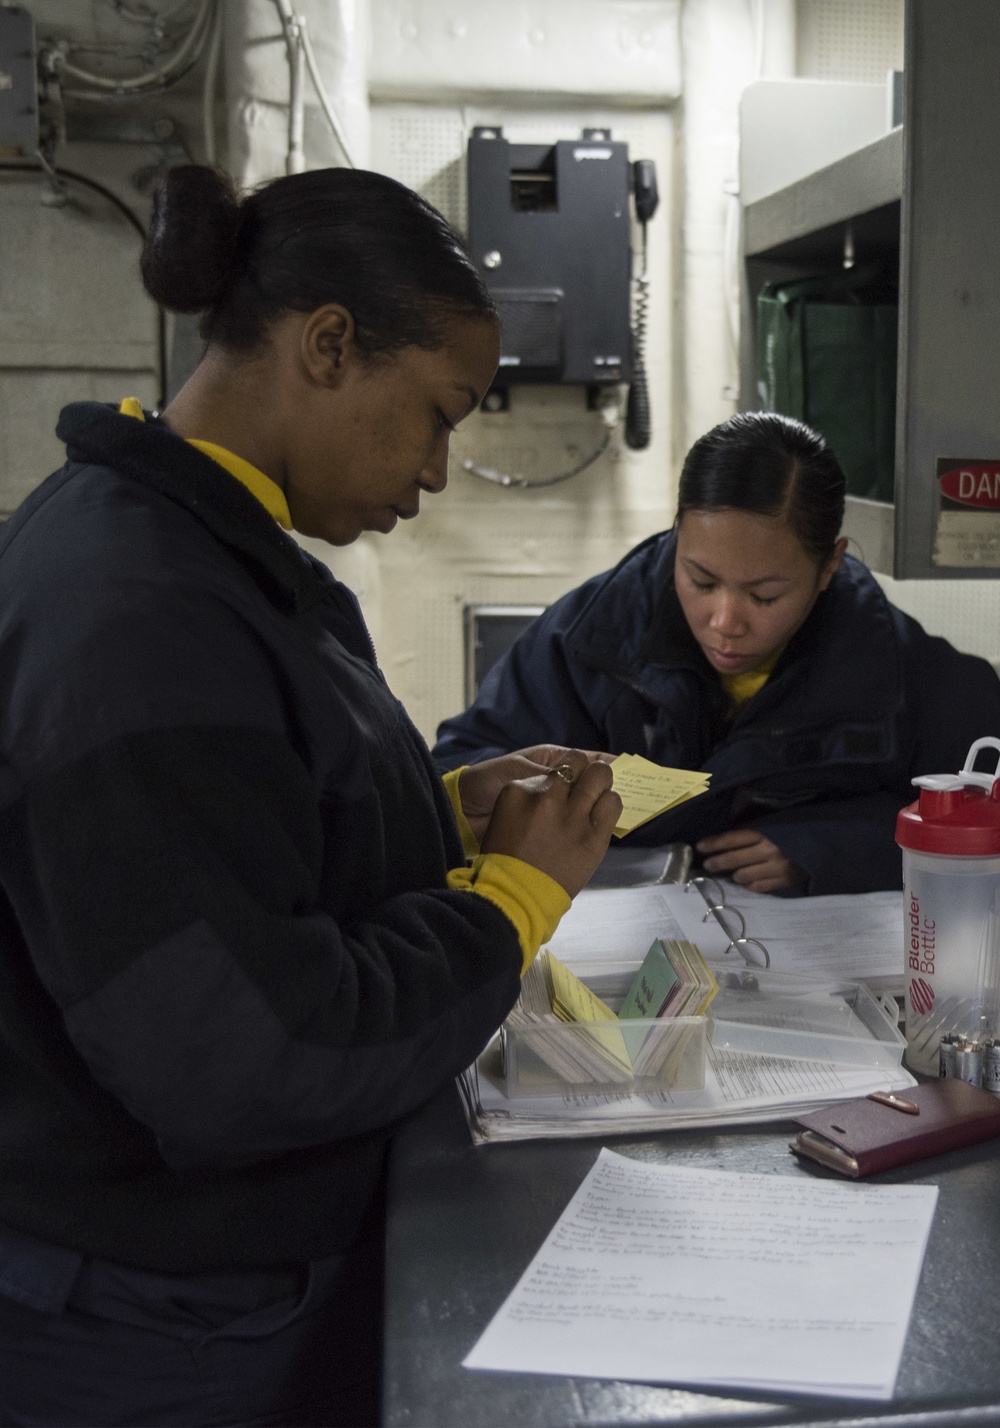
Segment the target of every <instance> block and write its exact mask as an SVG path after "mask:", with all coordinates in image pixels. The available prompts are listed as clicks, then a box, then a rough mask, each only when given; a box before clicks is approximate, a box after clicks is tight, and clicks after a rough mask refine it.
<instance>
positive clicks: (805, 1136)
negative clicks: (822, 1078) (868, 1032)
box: [789, 1076, 1000, 1178]
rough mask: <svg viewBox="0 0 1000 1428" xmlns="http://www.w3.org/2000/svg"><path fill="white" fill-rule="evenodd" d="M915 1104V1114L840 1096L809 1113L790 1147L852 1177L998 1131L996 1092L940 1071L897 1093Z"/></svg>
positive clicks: (939, 1152)
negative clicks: (924, 1082)
mask: <svg viewBox="0 0 1000 1428" xmlns="http://www.w3.org/2000/svg"><path fill="white" fill-rule="evenodd" d="M896 1094H897V1095H898V1096H899V1097H901V1098H902V1099H904V1100H907V1101H911V1102H913V1103H914V1104H915V1105H917V1106H919V1108H920V1113H919V1115H913V1114H912V1113H909V1114H908V1113H907V1112H905V1111H900V1110H897V1109H896V1108H895V1107H891V1106H885V1105H882V1104H880V1103H879V1102H877V1101H871V1100H868V1099H867V1097H866V1098H865V1099H863V1100H860V1101H842V1102H841V1103H840V1104H839V1105H832V1106H825V1107H824V1108H823V1109H822V1110H821V1111H814V1112H813V1113H812V1114H811V1115H808V1116H797V1117H796V1120H795V1124H796V1125H799V1126H802V1127H803V1130H802V1131H801V1132H800V1133H799V1135H798V1136H797V1137H796V1139H795V1140H793V1141H792V1143H791V1145H790V1146H789V1149H790V1150H792V1151H793V1152H794V1154H796V1155H798V1156H802V1157H804V1158H807V1159H809V1160H815V1161H818V1162H819V1164H820V1165H825V1166H827V1168H828V1169H830V1170H836V1171H837V1172H838V1173H839V1174H841V1175H850V1176H853V1177H855V1178H857V1177H859V1176H862V1175H873V1174H875V1173H876V1171H879V1170H891V1169H892V1168H893V1167H894V1166H896V1165H908V1164H909V1163H910V1161H913V1160H924V1159H925V1158H926V1157H927V1156H930V1155H943V1154H944V1152H945V1151H948V1150H958V1149H959V1148H960V1147H961V1146H963V1145H974V1144H975V1143H976V1142H977V1141H981V1140H989V1139H990V1137H991V1136H1000V1098H998V1097H996V1096H993V1095H991V1094H990V1093H989V1091H982V1090H980V1089H979V1088H978V1087H976V1086H970V1085H969V1084H968V1082H967V1081H958V1080H955V1079H954V1078H953V1077H950V1076H948V1077H943V1078H942V1079H941V1080H940V1081H931V1082H928V1084H927V1085H924V1086H914V1087H912V1088H911V1089H910V1090H904V1091H899V1092H897V1093H896Z"/></svg>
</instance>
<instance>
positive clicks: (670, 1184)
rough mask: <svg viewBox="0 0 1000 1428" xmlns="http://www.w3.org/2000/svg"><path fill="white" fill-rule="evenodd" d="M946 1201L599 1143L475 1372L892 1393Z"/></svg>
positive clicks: (479, 1349)
mask: <svg viewBox="0 0 1000 1428" xmlns="http://www.w3.org/2000/svg"><path fill="white" fill-rule="evenodd" d="M936 1200H937V1188H936V1187H935V1186H927V1185H906V1186H877V1187H873V1186H861V1185H840V1184H829V1183H827V1182H824V1181H818V1180H814V1179H812V1178H810V1177H808V1176H807V1175H805V1174H796V1173H790V1174H789V1175H744V1174H735V1173H728V1172H726V1171H721V1170H698V1169H689V1168H683V1167H673V1166H669V1165H648V1164H645V1163H641V1162H637V1161H632V1160H628V1159H626V1158H625V1157H624V1156H620V1155H615V1154H614V1153H613V1152H612V1151H609V1150H602V1151H601V1154H600V1157H599V1158H598V1160H597V1163H596V1165H595V1166H594V1168H593V1169H592V1170H591V1172H590V1174H589V1175H588V1176H587V1178H586V1180H585V1181H584V1182H583V1184H582V1185H581V1187H580V1189H579V1190H578V1191H577V1193H576V1194H575V1195H574V1197H573V1199H572V1200H571V1201H570V1204H569V1206H568V1207H567V1209H566V1211H565V1212H564V1214H563V1215H562V1216H561V1218H560V1219H559V1221H558V1222H557V1224H556V1226H555V1228H554V1229H553V1231H552V1233H551V1234H550V1235H549V1237H548V1239H547V1240H546V1241H545V1243H544V1244H543V1246H542V1248H541V1249H540V1250H539V1252H538V1254H537V1255H536V1256H535V1258H534V1260H533V1261H532V1262H531V1264H530V1265H529V1266H528V1269H527V1270H526V1271H525V1273H524V1275H523V1276H522V1278H521V1280H520V1282H519V1283H518V1285H517V1286H516V1288H515V1289H514V1291H513V1293H512V1294H511V1295H510V1297H509V1298H508V1300H507V1301H506V1303H505V1304H504V1305H503V1307H502V1308H501V1309H500V1311H499V1313H498V1314H497V1315H496V1316H495V1318H494V1319H493V1321H492V1323H491V1324H490V1325H489V1326H488V1328H487V1329H486V1332H485V1333H484V1334H483V1336H482V1338H481V1339H480V1340H479V1342H478V1344H476V1346H475V1348H474V1349H473V1350H472V1352H471V1353H470V1354H469V1356H468V1357H467V1358H466V1360H465V1367H466V1368H471V1369H500V1370H503V1371H506V1372H510V1371H521V1372H525V1373H551V1374H560V1375H564V1374H565V1375H580V1376H583V1377H591V1378H617V1379H634V1380H638V1381H640V1382H646V1383H670V1384H678V1385H701V1386H705V1387H726V1388H754V1389H759V1390H763V1391H771V1390H785V1391H796V1392H815V1393H822V1394H832V1395H836V1396H842V1397H863V1398H889V1397H890V1396H891V1394H892V1387H893V1384H894V1382H895V1379H896V1373H897V1370H898V1367H899V1360H900V1356H901V1354H902V1350H903V1340H904V1338H905V1336H906V1326H907V1322H908V1319H909V1315H910V1309H911V1307H912V1303H913V1298H914V1295H915V1293H916V1287H917V1279H918V1277H919V1274H920V1266H921V1262H922V1260H923V1255H924V1249H925V1247H926V1244H927V1237H928V1235H929V1233H930V1227H931V1220H932V1217H933V1214H934V1206H935V1203H936Z"/></svg>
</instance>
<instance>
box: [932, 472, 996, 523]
mask: <svg viewBox="0 0 1000 1428" xmlns="http://www.w3.org/2000/svg"><path fill="white" fill-rule="evenodd" d="M938 485H939V486H940V487H941V495H942V496H944V497H945V499H946V500H948V501H954V502H955V504H956V505H959V506H977V507H979V508H980V509H982V508H986V509H989V510H996V511H1000V461H946V460H942V461H939V462H938Z"/></svg>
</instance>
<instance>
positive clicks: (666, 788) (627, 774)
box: [611, 754, 712, 838]
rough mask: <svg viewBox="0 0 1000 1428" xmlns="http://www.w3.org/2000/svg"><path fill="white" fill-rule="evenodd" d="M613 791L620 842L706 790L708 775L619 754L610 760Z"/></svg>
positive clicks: (632, 755)
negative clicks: (618, 813) (618, 803)
mask: <svg viewBox="0 0 1000 1428" xmlns="http://www.w3.org/2000/svg"><path fill="white" fill-rule="evenodd" d="M611 771H612V773H613V774H614V779H615V781H614V790H615V793H617V794H618V796H619V798H620V799H621V801H622V816H621V818H620V819H619V820H618V826H617V828H616V829H615V834H616V836H617V837H619V838H624V837H625V835H626V834H627V833H632V832H633V831H634V830H635V829H636V828H641V826H642V825H643V823H648V822H649V821H650V819H651V818H658V817H659V815H660V814H661V813H666V812H667V810H668V809H669V808H676V807H677V805H678V804H679V803H684V802H685V801H686V800H687V799H689V798H697V796H698V794H699V793H705V792H706V791H707V790H708V781H709V779H710V778H711V777H712V775H711V774H707V773H698V772H697V771H696V770H692V769H665V768H661V766H660V765H659V764H653V763H650V761H649V759H644V758H642V757H641V756H640V755H639V754H619V755H618V757H617V758H616V759H614V760H612V763H611Z"/></svg>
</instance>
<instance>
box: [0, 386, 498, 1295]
mask: <svg viewBox="0 0 1000 1428" xmlns="http://www.w3.org/2000/svg"><path fill="white" fill-rule="evenodd" d="M59 434H60V435H61V436H62V437H63V439H64V440H65V441H66V442H67V445H68V451H69V458H70V459H69V462H68V464H67V465H66V466H64V467H63V468H62V470H60V471H58V472H56V473H55V474H54V475H53V476H51V477H50V478H49V479H48V480H47V481H46V482H45V483H44V484H43V485H42V486H41V487H40V488H39V489H38V490H37V491H36V492H35V493H34V494H33V495H32V496H31V497H30V498H29V499H28V500H27V501H26V502H25V504H24V505H23V506H22V507H21V508H20V510H19V511H18V512H17V513H16V514H15V515H14V516H13V517H12V518H11V520H10V521H8V522H7V524H6V526H5V527H4V528H3V532H2V535H0V683H2V687H3V689H4V691H5V698H4V701H3V703H2V706H0V1222H3V1223H6V1224H8V1225H11V1226H13V1227H14V1228H16V1229H19V1230H22V1231H25V1232H27V1233H30V1234H33V1235H36V1236H38V1237H40V1238H42V1239H44V1240H46V1241H49V1242H53V1243H57V1244H61V1245H65V1246H68V1247H70V1248H73V1249H78V1250H81V1251H84V1252H86V1253H90V1254H95V1255H101V1256H104V1257H107V1258H111V1259H116V1260H120V1261H125V1262H127V1263H131V1264H135V1265H140V1266H143V1267H147V1268H152V1269H161V1270H164V1271H175V1272H190V1271H196V1270H203V1269H214V1268H223V1267H224V1268H240V1267H255V1266H266V1265H276V1264H289V1263H296V1262H301V1261H303V1260H308V1259H312V1258H317V1257H320V1256H324V1255H327V1254H331V1253H334V1252H336V1251H337V1250H338V1249H340V1248H342V1247H344V1246H346V1245H347V1244H349V1243H350V1241H351V1239H352V1237H353V1235H354V1233H355V1228H356V1225H357V1222H358V1220H359V1218H360V1216H361V1214H362V1213H363V1211H364V1209H365V1206H366V1204H367V1203H368V1201H369V1199H370V1197H371V1194H372V1190H373V1187H374V1185H375V1183H376V1181H377V1178H378V1176H379V1173H380V1165H381V1159H382V1154H383V1149H384V1144H385V1141H386V1137H387V1134H388V1133H389V1130H390V1129H391V1126H392V1124H393V1122H395V1121H396V1120H397V1119H398V1118H399V1117H401V1116H403V1115H405V1114H406V1113H407V1112H408V1111H409V1110H410V1109H411V1108H413V1107H415V1106H416V1105H418V1104H419V1103H420V1102H421V1101H422V1100H424V1099H425V1098H426V1097H427V1096H428V1095H430V1094H431V1093H432V1092H433V1091H434V1090H435V1089H436V1088H437V1087H439V1086H440V1085H441V1084H443V1083H444V1082H445V1081H446V1080H447V1079H448V1078H449V1077H451V1076H453V1075H454V1074H455V1073H456V1072H458V1071H459V1070H460V1069H461V1068H462V1067H463V1066H465V1065H466V1064H468V1062H469V1061H470V1060H471V1059H472V1058H473V1057H474V1056H475V1055H476V1054H477V1052H478V1051H479V1050H480V1048H481V1047H482V1046H483V1044H484V1043H485V1042H486V1040H487V1039H488V1038H489V1036H490V1034H491V1033H492V1032H493V1030H494V1029H495V1027H496V1026H497V1025H498V1024H499V1023H500V1021H501V1020H502V1018H503V1017H504V1016H505V1014H506V1012H507V1011H508V1009H509V1008H510V1007H511V1005H512V1004H513V1002H514V1000H515V999H516V997H517V993H518V989H519V971H520V967H521V951H520V948H519V945H518V940H517V935H516V932H515V930H514V928H513V926H512V924H511V923H510V921H509V920H508V919H507V918H506V917H505V916H504V915H503V913H502V912H500V911H499V910H498V909H497V908H496V907H495V906H494V905H493V904H491V903H490V902H488V901H487V900H486V899H485V898H481V897H476V896H474V895H471V894H470V893H468V892H463V891H452V890H449V889H448V887H447V885H446V874H447V872H448V870H449V868H452V867H455V866H460V865H462V864H463V863H464V857H463V853H462V846H461V841H460V838H459V835H458V831H457V829H456V827H455V822H454V816H453V814H452V811H451V808H450V806H449V803H448V799H447V797H446V794H445V792H444V790H443V788H442V785H441V781H440V778H439V777H438V775H437V773H436V770H435V769H434V766H433V764H432V763H431V760H430V757H429V754H428V752H427V749H426V746H425V745H424V743H423V741H422V739H421V738H420V735H419V734H418V733H417V731H416V730H415V729H414V728H413V726H412V724H411V723H410V722H409V720H408V719H407V717H406V714H405V712H404V711H403V709H402V707H401V706H400V704H399V703H398V701H397V700H396V699H395V698H394V697H393V695H392V694H391V692H390V691H389V689H388V688H387V686H386V684H385V682H384V680H383V679H382V676H381V674H380V673H379V671H378V669H377V667H376V665H375V661H374V657H373V653H372V649H371V643H370V640H369V638H368V635H367V631H366V630H365V627H364V624H363V622H362V620H361V617H360V614H359V612H358V610H357V606H356V603H355V601H354V599H353V597H352V596H351V595H350V594H349V592H348V591H346V590H345V589H344V587H342V586H341V585H339V584H338V583H337V582H335V581H334V580H333V579H332V578H331V576H330V575H329V573H328V572H327V571H326V570H325V569H324V568H323V567H322V566H320V565H319V564H318V563H317V562H314V561H312V560H311V559H310V558H309V557H308V556H307V555H305V554H304V553H303V552H302V551H301V550H300V548H299V547H298V546H297V545H296V544H295V542H294V541H293V540H291V538H290V537H288V536H286V535H285V534H284V533H283V532H282V531H281V530H280V529H279V528H278V526H277V525H276V524H275V522H274V521H273V520H272V519H271V517H270V516H269V515H267V513H266V512H265V511H264V509H263V508H262V507H261V506H260V505H259V504H258V502H257V501H256V500H255V499H254V498H253V497H252V496H251V495H250V494H249V492H247V491H246V490H245V489H244V488H243V487H242V486H241V485H240V484H239V483H238V482H237V481H236V480H234V479H233V478H232V477H231V476H230V475H228V474H227V473H226V472H225V471H223V470H222V468H221V467H219V466H218V465H216V463H215V462H213V461H212V460H211V459H210V458H208V457H207V456H205V455H203V454H202V453H201V452H199V451H197V450H195V449H193V448H192V447H190V446H188V445H187V444H186V443H184V442H182V441H181V440H179V439H178V438H177V437H175V436H174V435H173V434H171V433H170V432H169V431H168V430H167V429H166V428H165V427H164V426H163V425H162V424H161V423H156V422H147V423H141V422H137V421H135V420H132V419H131V418H129V417H125V416H119V415H118V414H117V413H115V412H114V411H113V410H112V409H109V408H106V407H101V406H97V405H94V404H80V405H77V406H74V407H69V408H67V409H66V411H65V412H64V413H63V416H62V419H61V422H60V426H59Z"/></svg>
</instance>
